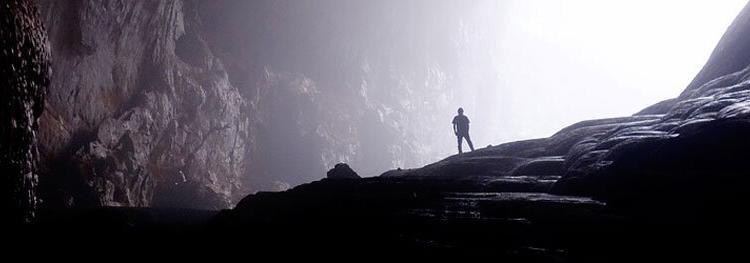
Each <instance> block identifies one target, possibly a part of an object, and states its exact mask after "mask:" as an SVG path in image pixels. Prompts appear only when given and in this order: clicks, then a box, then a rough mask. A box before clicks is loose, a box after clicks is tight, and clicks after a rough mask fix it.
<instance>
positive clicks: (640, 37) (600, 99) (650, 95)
mask: <svg viewBox="0 0 750 263" xmlns="http://www.w3.org/2000/svg"><path fill="white" fill-rule="evenodd" d="M508 2H509V4H508V5H502V6H500V5H498V8H501V9H503V10H502V11H500V12H498V13H501V14H505V15H499V16H496V19H497V21H496V22H497V23H496V24H497V25H500V26H499V27H498V28H497V30H499V33H498V34H499V36H500V37H499V39H498V41H497V42H498V43H497V47H496V48H495V50H493V52H491V53H492V56H493V59H494V60H495V63H496V65H497V74H498V79H499V83H500V84H499V85H500V87H497V89H496V90H493V92H497V94H490V95H493V96H499V97H502V98H503V99H502V100H499V101H501V102H502V103H497V105H492V106H490V105H476V107H477V108H485V109H487V108H488V107H489V108H491V107H495V108H496V109H495V111H491V110H484V111H486V112H499V111H502V112H504V114H503V117H502V118H498V117H495V116H493V115H495V114H483V113H476V112H474V113H473V114H472V112H471V111H469V110H467V114H469V116H470V117H471V116H475V117H474V118H473V119H472V123H473V124H474V125H488V126H492V128H490V129H487V128H489V127H485V128H484V129H480V128H478V127H477V128H473V129H472V130H473V131H476V132H477V133H478V134H473V135H472V137H473V138H475V143H477V144H478V145H481V146H484V145H487V144H488V143H492V144H498V143H500V142H507V141H512V140H519V139H528V138H538V137H547V136H549V135H551V134H553V133H554V132H556V131H558V130H560V129H561V128H563V127H564V126H567V125H569V124H572V123H574V122H577V121H581V120H586V119H593V118H604V117H616V116H626V115H631V114H633V113H635V112H637V111H639V110H640V109H643V108H645V107H646V106H649V105H651V104H653V103H656V102H658V101H661V100H664V99H668V98H672V97H675V96H677V95H678V94H679V93H680V92H681V91H682V90H683V89H684V88H685V87H686V86H687V84H688V83H689V82H690V81H691V80H692V78H693V77H694V76H695V75H696V74H697V72H698V71H699V70H700V69H701V67H702V66H703V64H704V63H705V62H706V60H707V59H708V56H709V55H710V53H711V51H712V50H713V48H714V46H715V45H716V43H717V42H718V41H719V39H720V38H721V36H722V34H723V33H724V31H725V30H726V28H727V27H728V26H729V24H730V23H731V22H732V20H733V19H734V17H735V16H736V15H737V14H738V13H739V11H740V10H741V9H742V7H743V6H744V4H745V3H746V2H747V1H746V0H692V1H691V0H621V1H602V0H511V1H508ZM470 104H471V103H470ZM480 104H482V103H480ZM485 104H486V103H485ZM501 104H502V105H501Z"/></svg>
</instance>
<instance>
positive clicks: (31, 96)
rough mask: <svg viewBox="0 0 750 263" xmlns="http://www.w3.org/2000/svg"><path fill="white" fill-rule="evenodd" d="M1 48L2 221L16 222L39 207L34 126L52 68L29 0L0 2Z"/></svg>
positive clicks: (41, 30)
mask: <svg viewBox="0 0 750 263" xmlns="http://www.w3.org/2000/svg"><path fill="white" fill-rule="evenodd" d="M0 49H2V53H0V61H2V63H1V64H0V105H2V107H3V108H2V110H0V174H1V176H0V202H1V203H2V209H3V216H2V219H0V221H1V222H4V223H8V222H9V223H14V224H15V223H20V222H28V221H30V220H33V218H34V216H35V211H36V209H37V206H38V201H39V200H38V198H37V192H38V189H37V182H38V181H37V180H38V177H37V176H38V174H37V158H38V154H37V149H36V144H35V143H36V133H35V130H36V129H37V128H38V118H39V115H40V114H42V110H43V109H44V97H45V93H46V91H47V86H48V85H49V73H50V66H49V56H50V51H49V45H48V42H47V35H46V32H45V31H44V27H43V26H42V23H41V21H40V19H39V12H38V10H37V6H36V5H35V4H34V3H33V2H32V1H23V0H19V1H6V2H5V3H4V4H2V5H0ZM3 225H4V226H6V224H3Z"/></svg>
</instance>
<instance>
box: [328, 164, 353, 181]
mask: <svg viewBox="0 0 750 263" xmlns="http://www.w3.org/2000/svg"><path fill="white" fill-rule="evenodd" d="M326 178H328V179H360V178H361V177H359V175H358V174H357V173H356V172H355V171H354V170H352V168H351V167H349V165H348V164H345V163H337V164H336V166H335V167H333V169H331V170H328V172H327V173H326Z"/></svg>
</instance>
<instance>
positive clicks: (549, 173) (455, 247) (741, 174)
mask: <svg viewBox="0 0 750 263" xmlns="http://www.w3.org/2000/svg"><path fill="white" fill-rule="evenodd" d="M749 12H750V9H749V8H747V7H746V8H745V9H744V10H743V11H742V13H741V14H740V16H739V17H738V18H737V20H736V21H735V22H734V24H733V25H732V27H731V28H730V30H729V31H728V32H727V33H726V35H725V36H724V38H723V40H722V41H721V43H720V44H719V46H718V47H717V50H716V51H715V52H714V56H713V57H712V58H711V60H710V61H709V62H708V63H707V65H706V67H705V68H706V69H707V70H704V72H703V73H701V74H700V75H699V77H697V78H696V82H694V84H691V86H690V87H688V88H687V89H686V91H685V92H684V93H683V94H681V95H680V96H679V97H677V98H675V99H672V100H669V101H667V102H663V103H660V104H657V105H654V106H652V107H649V108H647V109H646V110H644V111H642V112H641V113H639V114H636V115H633V116H628V117H621V118H611V119H601V120H589V121H583V122H579V123H576V124H574V125H571V126H569V127H566V128H564V129H563V130H561V131H560V132H558V133H556V134H555V135H553V136H551V137H549V138H542V139H535V140H528V141H519V142H512V143H508V144H503V145H499V146H492V147H487V148H483V149H478V150H477V151H474V152H471V153H465V154H462V155H456V156H451V157H449V158H447V159H445V160H442V161H439V162H436V163H433V164H430V165H427V166H424V167H422V168H418V169H407V170H403V169H396V170H391V171H388V172H385V173H383V174H382V175H381V176H380V177H377V178H365V179H333V178H331V179H326V180H322V181H319V182H314V183H311V184H308V185H303V186H300V187H297V188H294V189H292V190H289V191H286V192H281V193H259V194H256V195H250V196H248V197H246V198H245V199H243V200H242V201H241V202H240V203H239V204H238V205H237V207H236V208H235V209H233V210H231V211H226V212H224V213H222V214H220V215H219V216H218V217H217V218H216V219H215V221H216V229H217V231H225V232H220V233H224V234H226V235H235V233H234V232H231V231H237V230H240V232H239V233H237V235H242V234H249V233H255V234H256V235H259V236H261V237H263V238H262V240H267V241H268V240H270V241H269V243H264V242H257V243H254V244H257V245H260V246H268V247H270V248H278V247H284V246H286V245H288V242H289V240H288V239H287V238H278V237H288V236H293V237H294V240H295V242H294V243H293V244H292V245H291V246H295V247H305V246H314V247H318V246H315V244H316V242H321V241H325V242H323V243H325V244H327V245H326V246H328V245H330V244H335V245H336V246H340V247H345V248H346V249H351V250H350V251H361V249H362V247H384V248H386V250H387V249H395V250H396V251H399V249H403V250H404V251H408V252H410V253H414V252H417V253H421V252H429V253H434V252H446V251H452V252H468V253H469V254H470V255H492V256H496V258H502V259H515V260H525V261H529V260H530V261H543V262H560V261H563V262H568V261H569V262H578V261H582V260H591V261H592V262H597V261H602V260H605V261H611V260H636V259H641V260H642V259H643V257H647V258H650V259H655V258H654V257H655V255H661V256H669V257H672V259H675V258H680V257H682V256H685V257H691V255H693V253H698V252H703V253H706V255H709V256H711V257H716V256H718V255H733V253H732V250H733V249H734V248H735V247H736V245H737V244H733V243H732V242H733V241H730V240H737V238H740V239H741V238H743V236H744V235H745V234H747V233H748V228H747V227H746V220H747V219H748V217H747V216H746V215H745V214H746V213H744V210H743V209H741V207H744V204H745V203H746V202H747V201H748V199H747V198H746V193H747V188H746V185H747V184H748V183H749V182H748V178H747V174H748V172H749V171H748V167H747V165H745V164H746V160H747V159H748V158H750V154H749V153H750V151H748V149H750V140H748V137H747V134H748V133H749V132H750V63H748V62H746V61H744V60H745V59H746V58H747V57H748V55H750V53H748V52H747V50H748V49H747V47H748V46H750V45H748V42H747V41H740V40H741V39H742V38H743V37H744V35H743V32H744V31H746V29H747V28H750V21H748V20H747V19H746V17H747V16H748V13H749ZM717 54H718V55H717ZM743 61H744V62H743ZM731 65H735V66H731ZM737 65H741V66H737ZM715 68H725V69H727V68H731V70H732V71H729V72H725V74H723V75H718V76H716V77H715V78H712V79H706V80H705V81H701V79H702V78H704V77H705V76H706V74H709V73H705V72H709V71H712V70H711V69H715ZM710 74H718V73H710ZM701 82H702V83H701ZM695 83H698V84H695ZM243 231H244V232H243ZM297 238H299V239H297ZM296 240H301V241H299V242H296ZM343 240H346V241H343ZM311 244H312V245H311ZM363 244H364V245H363ZM359 245H363V246H362V247H360V246H359ZM344 250H345V249H344ZM364 250H366V249H364ZM631 257H632V258H631Z"/></svg>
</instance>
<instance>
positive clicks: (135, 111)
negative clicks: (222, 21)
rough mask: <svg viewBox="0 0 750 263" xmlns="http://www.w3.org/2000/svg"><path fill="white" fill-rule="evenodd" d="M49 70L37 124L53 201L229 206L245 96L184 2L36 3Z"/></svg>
mask: <svg viewBox="0 0 750 263" xmlns="http://www.w3.org/2000/svg"><path fill="white" fill-rule="evenodd" d="M41 5H42V13H43V16H44V17H45V22H46V24H47V25H49V26H48V32H49V35H50V41H51V43H52V52H53V57H54V59H53V64H52V67H53V72H54V74H53V76H52V84H51V89H50V95H49V98H48V106H49V107H48V108H47V110H46V111H45V112H44V115H43V116H42V121H41V128H40V140H41V142H42V143H41V144H42V146H43V147H41V154H42V156H43V160H44V162H43V167H44V168H45V170H44V174H43V176H42V184H43V187H44V191H45V195H46V198H45V199H46V200H47V202H48V203H49V204H50V205H51V206H68V205H114V206H148V205H157V206H158V205H161V206H183V207H201V208H222V207H227V206H228V205H229V204H230V203H231V200H232V198H233V194H238V189H239V188H240V181H239V177H240V175H242V174H243V173H244V165H245V148H244V147H245V140H246V138H247V132H248V131H247V126H248V125H247V119H246V118H245V117H243V116H241V112H242V110H243V107H244V106H245V102H244V99H243V98H242V97H241V96H240V93H239V91H238V90H237V89H236V88H235V87H234V86H232V85H231V83H230V82H229V79H228V76H227V73H226V71H225V70H224V68H223V65H222V63H221V62H220V61H219V60H218V59H216V58H215V57H214V56H213V55H212V53H211V51H210V50H209V49H208V48H207V46H206V44H205V42H204V40H203V38H202V33H201V31H200V30H201V29H200V25H199V23H200V21H199V19H198V17H197V15H196V13H195V10H194V8H193V7H192V6H191V5H190V3H189V2H183V1H106V2H101V1H70V2H69V1H41Z"/></svg>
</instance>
